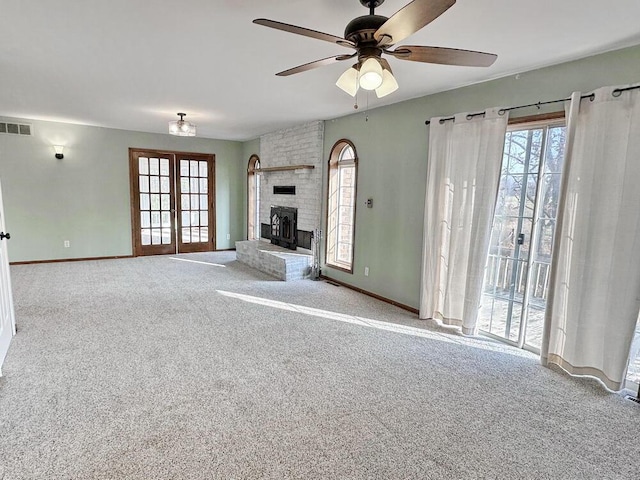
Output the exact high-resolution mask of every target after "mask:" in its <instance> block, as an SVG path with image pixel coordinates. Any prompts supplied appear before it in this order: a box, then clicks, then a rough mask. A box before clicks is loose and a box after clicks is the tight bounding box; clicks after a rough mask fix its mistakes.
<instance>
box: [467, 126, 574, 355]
mask: <svg viewBox="0 0 640 480" xmlns="http://www.w3.org/2000/svg"><path fill="white" fill-rule="evenodd" d="M564 143H565V127H564V120H555V121H547V122H542V123H538V124H525V125H520V126H512V127H510V128H509V130H508V132H507V135H506V137H505V146H504V155H503V161H502V172H501V177H500V186H499V190H498V196H497V200H496V208H495V214H494V218H493V226H492V233H491V244H490V249H489V254H488V259H487V267H486V270H485V280H484V287H483V296H482V305H481V309H480V315H479V320H478V325H479V328H480V330H482V331H484V332H486V333H489V334H491V335H493V336H497V337H500V338H502V339H504V340H506V341H508V342H509V343H512V344H514V345H517V346H519V347H526V348H528V349H531V350H534V351H537V350H539V349H540V345H541V341H542V329H543V325H544V311H545V307H546V302H547V291H548V287H549V278H550V271H551V247H552V245H553V236H554V231H555V225H556V213H557V206H558V200H559V192H560V181H561V175H562V167H563V163H564Z"/></svg>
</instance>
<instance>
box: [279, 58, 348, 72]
mask: <svg viewBox="0 0 640 480" xmlns="http://www.w3.org/2000/svg"><path fill="white" fill-rule="evenodd" d="M355 56H356V54H355V53H354V54H353V55H336V56H335V57H327V58H323V59H322V60H316V61H315V62H309V63H305V64H304V65H298V66H297V67H293V68H290V69H289V70H284V71H282V72H278V73H276V75H277V76H279V77H288V76H289V75H293V74H295V73H301V72H306V71H307V70H312V69H314V68H318V67H323V66H325V65H331V64H332V63H335V62H341V61H343V60H349V59H350V58H353V57H355Z"/></svg>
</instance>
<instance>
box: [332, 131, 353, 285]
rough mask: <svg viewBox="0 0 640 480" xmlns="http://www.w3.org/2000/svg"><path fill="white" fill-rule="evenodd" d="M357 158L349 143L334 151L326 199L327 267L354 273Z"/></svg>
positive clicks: (335, 148)
mask: <svg viewBox="0 0 640 480" xmlns="http://www.w3.org/2000/svg"><path fill="white" fill-rule="evenodd" d="M357 177H358V157H357V155H356V149H355V147H354V146H353V144H352V143H351V142H350V141H348V140H340V141H339V142H338V143H336V144H335V145H334V146H333V148H332V149H331V157H330V158H329V189H328V199H327V236H326V239H327V252H326V260H325V261H326V264H327V265H329V266H332V267H334V268H339V269H341V270H346V271H348V272H349V273H353V239H354V233H355V218H356V179H357Z"/></svg>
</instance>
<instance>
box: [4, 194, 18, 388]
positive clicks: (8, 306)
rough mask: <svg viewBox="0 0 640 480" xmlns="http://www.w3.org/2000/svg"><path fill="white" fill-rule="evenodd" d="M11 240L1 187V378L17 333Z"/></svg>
mask: <svg viewBox="0 0 640 480" xmlns="http://www.w3.org/2000/svg"><path fill="white" fill-rule="evenodd" d="M9 238H10V235H9V234H8V233H7V231H6V227H5V222H4V208H3V204H2V188H1V187H0V376H2V364H3V362H4V358H5V357H6V355H7V351H8V350H9V344H10V343H11V338H12V337H13V335H15V333H16V324H15V313H14V309H13V296H12V293H11V292H12V290H11V276H10V273H9V258H8V256H7V240H9Z"/></svg>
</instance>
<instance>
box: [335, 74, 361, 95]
mask: <svg viewBox="0 0 640 480" xmlns="http://www.w3.org/2000/svg"><path fill="white" fill-rule="evenodd" d="M336 86H337V87H338V88H340V89H341V90H342V91H344V92H346V93H348V94H349V95H351V96H352V97H355V96H356V93H357V92H358V70H356V69H355V68H353V67H350V68H349V69H348V70H347V71H346V72H344V73H343V74H342V75H340V78H338V81H337V82H336Z"/></svg>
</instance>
